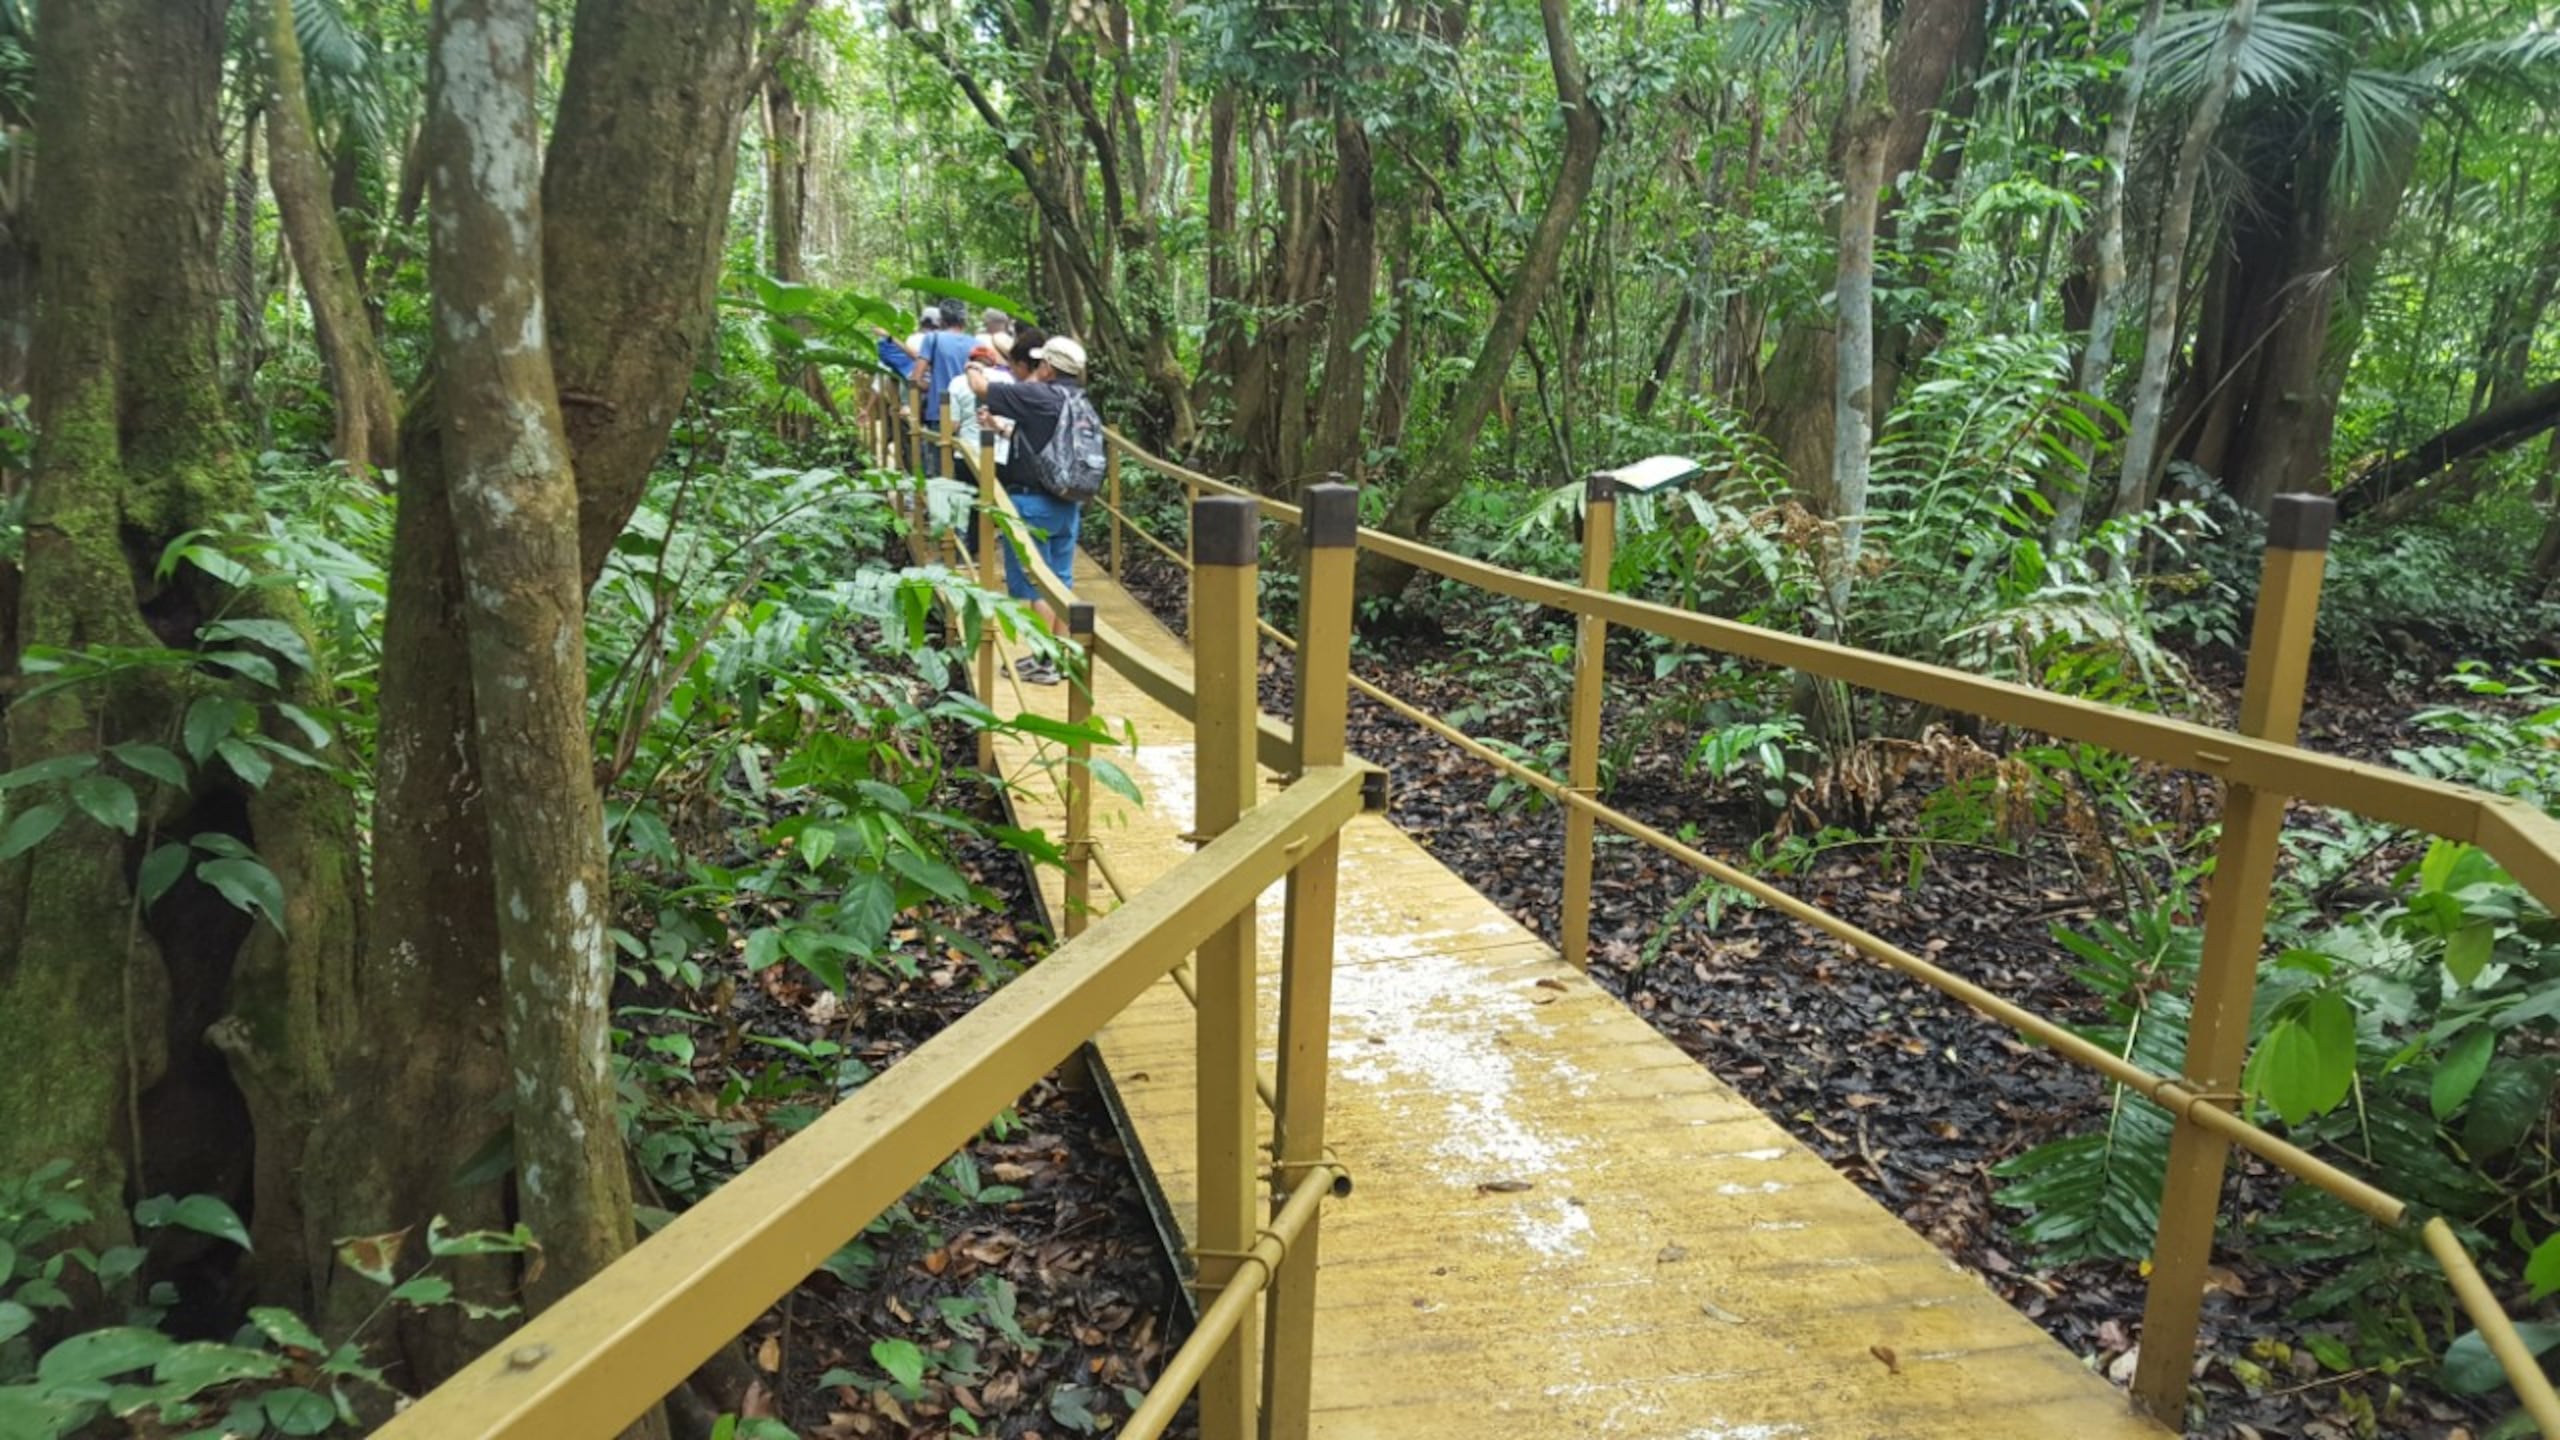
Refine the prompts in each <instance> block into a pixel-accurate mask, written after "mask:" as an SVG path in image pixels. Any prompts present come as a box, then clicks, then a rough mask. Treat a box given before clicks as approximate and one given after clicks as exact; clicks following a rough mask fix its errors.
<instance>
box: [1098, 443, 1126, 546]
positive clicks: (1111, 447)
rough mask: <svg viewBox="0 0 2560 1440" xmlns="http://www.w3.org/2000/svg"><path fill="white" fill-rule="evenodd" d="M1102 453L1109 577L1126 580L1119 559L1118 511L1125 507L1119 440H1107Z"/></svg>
mask: <svg viewBox="0 0 2560 1440" xmlns="http://www.w3.org/2000/svg"><path fill="white" fill-rule="evenodd" d="M1102 454H1103V465H1102V489H1103V493H1104V494H1106V495H1108V496H1110V497H1111V499H1110V509H1111V578H1112V579H1114V580H1126V579H1127V578H1129V572H1128V571H1127V570H1125V569H1123V568H1122V566H1121V561H1120V512H1121V511H1122V510H1123V509H1124V508H1126V507H1124V506H1123V505H1122V504H1121V501H1120V442H1119V441H1117V440H1111V441H1109V442H1107V443H1106V444H1105V445H1104V446H1103V448H1102Z"/></svg>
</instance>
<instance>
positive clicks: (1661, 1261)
mask: <svg viewBox="0 0 2560 1440" xmlns="http://www.w3.org/2000/svg"><path fill="white" fill-rule="evenodd" d="M1688 1258H1689V1247H1688V1246H1686V1245H1665V1246H1663V1247H1662V1251H1661V1253H1659V1254H1657V1255H1655V1256H1654V1257H1653V1261H1654V1263H1655V1264H1657V1265H1674V1264H1677V1263H1679V1262H1680V1261H1683V1260H1686V1259H1688Z"/></svg>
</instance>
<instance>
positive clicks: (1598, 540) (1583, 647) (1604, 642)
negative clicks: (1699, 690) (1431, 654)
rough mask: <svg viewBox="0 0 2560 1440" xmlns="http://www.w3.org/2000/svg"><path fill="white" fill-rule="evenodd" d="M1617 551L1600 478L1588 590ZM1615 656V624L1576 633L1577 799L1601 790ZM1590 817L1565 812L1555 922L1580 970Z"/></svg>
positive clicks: (1613, 501) (1593, 490) (1585, 945)
mask: <svg viewBox="0 0 2560 1440" xmlns="http://www.w3.org/2000/svg"><path fill="white" fill-rule="evenodd" d="M1617 548H1618V482H1617V481H1616V480H1615V479H1613V478H1611V477H1610V476H1607V475H1594V476H1592V477H1590V478H1589V479H1588V480H1585V481H1584V482H1583V491H1582V588H1583V589H1585V590H1598V591H1605V590H1607V589H1608V588H1609V566H1610V564H1611V563H1612V562H1613V561H1614V560H1615V558H1616V556H1617ZM1608 652H1609V622H1607V621H1605V620H1603V619H1601V618H1600V617H1599V616H1597V615H1585V616H1583V617H1581V620H1580V622H1579V623H1578V624H1577V625H1576V626H1575V627H1574V639H1573V714H1572V718H1571V720H1570V722H1569V724H1568V726H1567V743H1568V745H1569V747H1570V753H1569V754H1568V756H1567V758H1566V761H1565V765H1566V772H1565V783H1566V785H1567V786H1568V787H1569V788H1570V789H1571V790H1572V791H1573V793H1574V794H1576V795H1584V796H1590V795H1597V794H1598V793H1599V791H1600V700H1601V696H1602V694H1603V692H1604V691H1605V689H1606V688H1607V684H1608V673H1607V666H1606V664H1605V663H1604V662H1605V660H1606V659H1607V656H1608ZM1591 842H1592V826H1591V812H1590V811H1588V810H1584V809H1582V808H1581V807H1579V806H1575V805H1567V806H1565V807H1564V907H1563V913H1562V914H1561V915H1560V916H1559V917H1558V918H1557V920H1556V930H1557V933H1558V934H1559V935H1560V936H1561V937H1562V938H1563V941H1564V958H1565V959H1566V960H1567V961H1569V962H1571V963H1572V965H1573V966H1574V968H1575V969H1578V970H1587V969H1589V968H1590V966H1591Z"/></svg>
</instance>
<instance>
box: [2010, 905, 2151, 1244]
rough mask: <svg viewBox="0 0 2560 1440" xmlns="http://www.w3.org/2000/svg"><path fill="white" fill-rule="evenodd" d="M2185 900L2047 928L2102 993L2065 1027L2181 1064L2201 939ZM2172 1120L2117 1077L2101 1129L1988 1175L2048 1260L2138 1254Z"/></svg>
mask: <svg viewBox="0 0 2560 1440" xmlns="http://www.w3.org/2000/svg"><path fill="white" fill-rule="evenodd" d="M2185 903H2186V902H2185V898H2184V897H2179V898H2178V899H2177V900H2176V901H2174V902H2162V903H2160V904H2158V905H2155V906H2153V907H2152V908H2150V909H2148V910H2145V911H2142V912H2139V913H2137V914H2135V915H2134V916H2133V917H2132V919H2131V921H2130V922H2129V923H2128V924H2127V925H2125V926H2121V927H2120V926H2116V925H2112V924H2108V923H2106V922H2103V921H2101V922H2099V923H2097V924H2095V925H2093V926H2091V927H2090V929H2089V931H2088V932H2087V933H2085V934H2082V933H2078V932H2074V931H2070V930H2057V931H2056V932H2055V938H2056V939H2058V940H2059V941H2061V942H2062V944H2063V946H2064V947H2065V948H2067V949H2068V950H2070V951H2071V953H2072V954H2073V955H2075V956H2077V957H2078V958H2079V960H2080V962H2081V964H2080V968H2078V969H2076V970H2074V971H2073V972H2072V973H2073V975H2075V976H2076V977H2078V979H2079V980H2080V981H2081V983H2083V984H2085V985H2087V986H2089V987H2090V989H2091V990H2093V991H2095V992H2096V993H2097V994H2099V995H2100V996H2101V997H2103V998H2104V1000H2105V1002H2106V1019H2105V1020H2104V1021H2103V1022H2102V1023H2099V1024H2095V1025H2086V1026H2075V1027H2073V1028H2074V1029H2075V1030H2076V1031H2078V1033H2079V1034H2081V1035H2082V1036H2083V1037H2085V1038H2087V1039H2089V1040H2091V1041H2094V1042H2096V1043H2098V1044H2100V1045H2104V1046H2106V1047H2107V1048H2108V1049H2110V1050H2113V1051H2114V1052H2116V1053H2117V1054H2119V1055H2122V1056H2124V1057H2125V1058H2126V1059H2128V1060H2131V1061H2133V1062H2134V1063H2135V1064H2137V1065H2140V1066H2142V1067H2143V1068H2145V1069H2147V1070H2149V1071H2151V1072H2152V1073H2153V1074H2156V1075H2175V1074H2177V1073H2179V1072H2180V1071H2181V1070H2182V1069H2183V1068H2184V1066H2185V1063H2186V1047H2187V1025H2188V1020H2189V1015H2190V1011H2189V1007H2188V1003H2187V995H2188V993H2189V991H2191V990H2192V989H2193V988H2194V983H2195V972H2196V965H2197V962H2198V959H2199V954H2200V947H2201V944H2202V936H2201V934H2200V932H2198V931H2197V929H2196V928H2195V927H2194V925H2193V924H2191V923H2190V922H2189V921H2188V919H2187V917H2186V915H2185V914H2184V913H2183V907H2184V905H2185ZM2172 1128H2173V1127H2172V1125H2171V1122H2170V1120H2169V1116H2168V1114H2167V1113H2166V1112H2165V1111H2162V1110H2161V1109H2160V1108H2159V1107H2158V1106H2156V1105H2153V1104H2152V1103H2151V1102H2150V1101H2149V1100H2148V1099H2147V1098H2145V1097H2141V1096H2137V1095H2134V1094H2132V1093H2130V1092H2128V1091H2127V1090H2125V1089H2124V1088H2123V1087H2122V1086H2117V1087H2115V1088H2114V1089H2113V1091H2112V1093H2111V1094H2110V1096H2109V1100H2108V1109H2107V1120H2106V1124H2105V1125H2104V1126H2103V1127H2101V1128H2100V1129H2098V1130H2096V1131H2093V1132H2091V1133H2089V1134H2086V1135H2073V1136H2067V1137H2065V1138H2063V1139H2059V1140H2049V1141H2046V1142H2045V1143H2043V1144H2041V1145H2038V1146H2036V1147H2035V1148H2034V1149H2031V1150H2028V1151H2026V1152H2025V1153H2023V1154H2021V1155H2018V1156H2016V1157H2015V1158H2013V1159H2010V1160H2006V1161H2003V1162H2002V1163H2001V1164H2000V1166H1999V1167H1998V1168H1997V1169H1996V1170H1995V1171H1994V1172H1993V1173H1994V1174H1996V1175H1998V1176H1999V1177H2000V1178H2001V1179H2003V1180H2005V1181H2007V1182H2008V1183H2007V1184H2005V1185H2003V1186H2002V1187H2001V1189H2000V1191H1999V1195H1998V1197H1997V1198H1998V1199H1999V1202H2000V1203H2001V1204H2002V1205H2004V1206H2009V1207H2012V1208H2015V1209H2019V1210H2023V1211H2026V1212H2027V1215H2026V1218H2025V1219H2024V1220H2022V1221H2021V1222H2020V1224H2019V1227H2018V1231H2019V1234H2020V1235H2021V1236H2022V1237H2024V1238H2025V1239H2026V1240H2027V1241H2028V1242H2029V1243H2030V1244H2033V1245H2035V1246H2037V1247H2039V1248H2040V1249H2041V1250H2043V1251H2044V1252H2045V1253H2046V1254H2047V1255H2048V1256H2050V1257H2051V1258H2052V1259H2055V1260H2058V1261H2059V1260H2085V1259H2102V1258H2103V1259H2131V1258H2134V1257H2137V1256H2141V1255H2144V1254H2147V1253H2149V1251H2150V1248H2151V1239H2152V1233H2153V1232H2154V1231H2155V1230H2157V1229H2158V1228H2159V1220H2160V1183H2161V1177H2162V1176H2163V1175H2165V1174H2166V1173H2167V1172H2168V1168H2169V1136H2170V1131H2171V1129H2172Z"/></svg>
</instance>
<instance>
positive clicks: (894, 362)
mask: <svg viewBox="0 0 2560 1440" xmlns="http://www.w3.org/2000/svg"><path fill="white" fill-rule="evenodd" d="M880 363H881V364H883V365H886V366H888V367H889V369H890V371H891V372H892V373H894V374H895V375H896V376H897V377H898V378H899V379H900V380H902V381H903V380H907V379H910V378H912V377H913V376H914V375H915V373H916V357H915V356H914V355H912V354H910V353H909V352H908V350H907V347H906V346H905V345H904V344H903V343H901V342H900V341H899V340H898V338H897V337H896V336H894V335H891V334H890V333H889V332H888V331H886V330H883V331H881V332H880Z"/></svg>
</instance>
